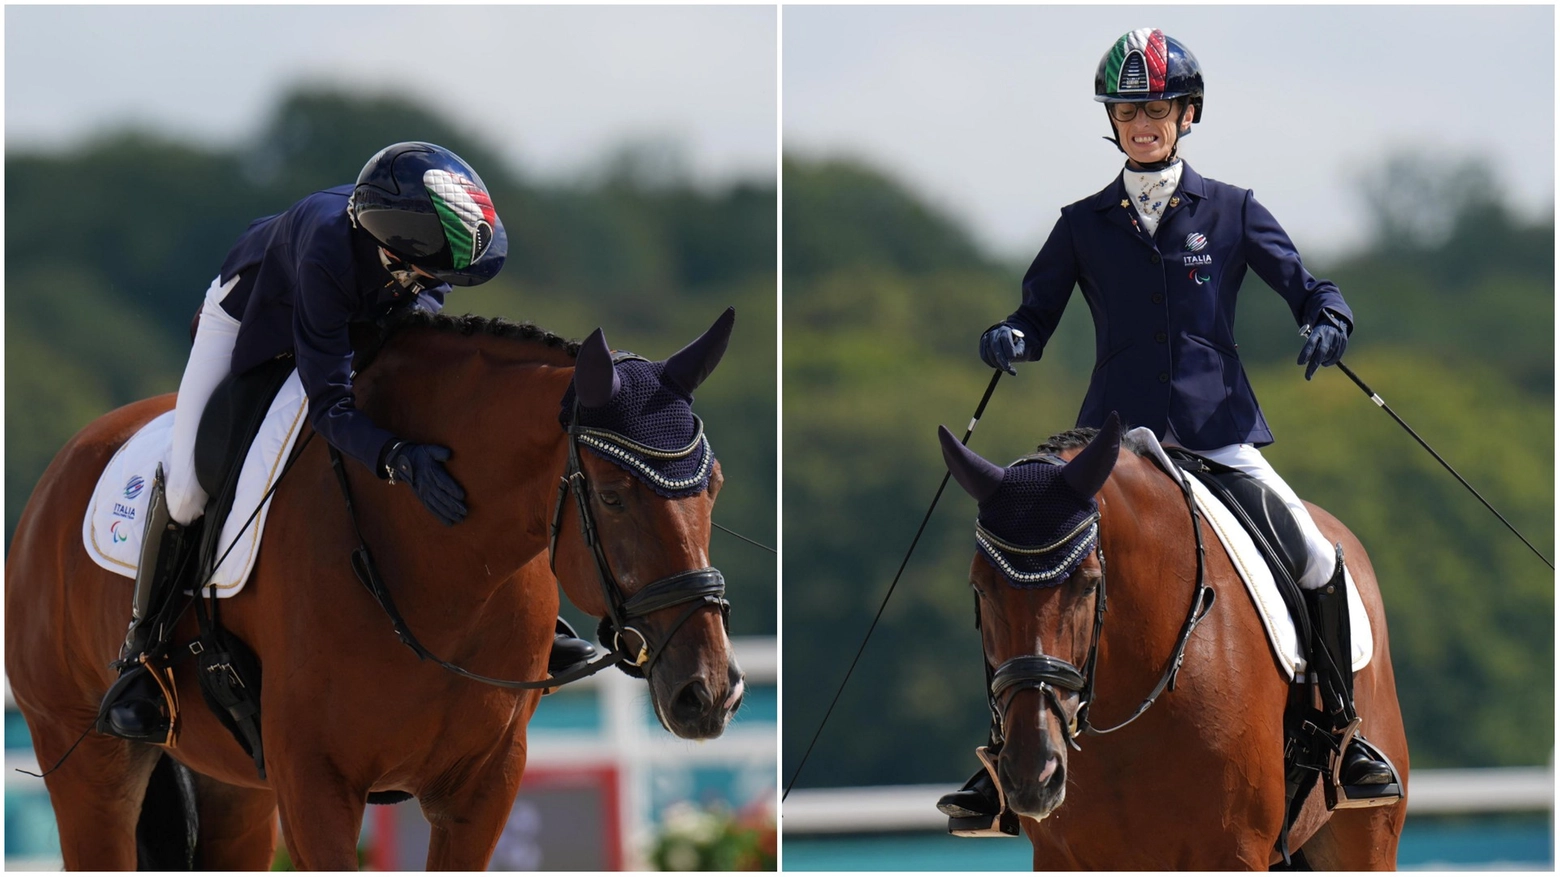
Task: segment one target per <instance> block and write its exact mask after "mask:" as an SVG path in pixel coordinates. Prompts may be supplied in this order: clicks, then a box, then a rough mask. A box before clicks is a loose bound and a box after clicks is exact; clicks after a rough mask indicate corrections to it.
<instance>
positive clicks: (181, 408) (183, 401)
mask: <svg viewBox="0 0 1560 877" xmlns="http://www.w3.org/2000/svg"><path fill="white" fill-rule="evenodd" d="M237 284H238V278H237V277H234V278H233V279H232V280H229V281H228V282H227V284H226V285H223V284H222V278H221V277H220V276H218V277H217V278H216V279H215V280H213V281H211V287H210V288H209V289H207V290H206V303H205V304H204V305H202V306H201V309H200V325H199V326H198V327H196V329H195V344H194V346H193V347H191V348H190V361H189V362H188V363H187V364H186V365H185V366H184V378H183V379H182V380H180V381H179V400H178V402H177V403H175V405H174V408H173V452H172V454H171V455H170V456H169V459H168V469H167V471H166V472H165V473H164V474H165V475H166V476H167V485H166V486H165V488H164V490H165V491H166V496H167V499H168V514H169V515H170V516H171V517H172V518H173V519H174V520H175V521H178V522H179V523H181V524H189V523H190V522H192V521H194V520H195V519H196V518H198V517H200V516H201V514H202V513H203V512H204V511H205V510H206V498H207V497H206V491H204V490H202V489H201V486H200V482H199V481H198V480H197V479H196V477H195V434H196V432H197V431H198V430H199V429H200V416H201V414H202V413H204V412H205V410H206V403H207V402H209V401H211V394H212V393H213V392H215V391H216V389H217V384H220V383H222V379H223V378H226V377H227V376H228V372H229V371H231V370H232V364H233V345H234V344H235V343H236V342H237V341H238V321H237V320H235V319H233V318H232V317H230V316H228V313H227V311H224V310H223V309H222V299H224V298H226V297H227V294H228V293H229V292H232V291H233V287H234V286H236V285H237Z"/></svg>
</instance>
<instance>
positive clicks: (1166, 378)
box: [1159, 372, 1170, 384]
mask: <svg viewBox="0 0 1560 877" xmlns="http://www.w3.org/2000/svg"><path fill="white" fill-rule="evenodd" d="M1159 382H1160V383H1161V384H1168V383H1170V373H1169V372H1160V373H1159Z"/></svg>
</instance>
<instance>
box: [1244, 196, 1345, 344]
mask: <svg viewBox="0 0 1560 877" xmlns="http://www.w3.org/2000/svg"><path fill="white" fill-rule="evenodd" d="M1243 210H1244V213H1245V227H1246V237H1245V247H1246V253H1245V255H1246V264H1248V265H1250V266H1251V269H1252V270H1253V271H1255V272H1256V273H1257V276H1258V277H1261V278H1262V279H1263V280H1264V281H1265V282H1266V283H1267V285H1268V286H1271V287H1273V289H1275V290H1277V291H1278V294H1279V295H1282V296H1283V297H1284V300H1285V301H1287V302H1289V309H1290V311H1292V312H1293V313H1294V315H1295V325H1297V326H1315V325H1317V323H1318V321H1319V320H1320V319H1321V311H1322V309H1323V308H1326V309H1327V310H1329V311H1332V312H1333V313H1334V314H1336V315H1337V316H1339V317H1341V318H1342V319H1343V320H1344V321H1346V323H1347V325H1346V326H1345V327H1343V328H1345V330H1346V331H1347V329H1349V328H1352V327H1353V325H1354V313H1353V312H1352V311H1350V310H1349V306H1348V304H1347V303H1345V302H1344V300H1343V294H1342V293H1340V292H1339V291H1338V287H1337V286H1336V285H1334V284H1333V282H1332V281H1331V280H1318V279H1316V278H1315V277H1312V276H1311V272H1309V271H1307V270H1305V266H1304V265H1302V264H1300V254H1299V253H1298V252H1296V251H1295V245H1294V242H1292V241H1291V240H1290V239H1289V235H1288V233H1286V232H1285V231H1284V229H1283V227H1282V226H1280V225H1279V224H1278V220H1276V219H1274V218H1273V214H1271V213H1269V212H1268V210H1267V208H1266V207H1263V206H1262V205H1261V204H1258V203H1257V199H1256V198H1255V197H1253V196H1252V194H1251V193H1250V192H1247V193H1246V202H1245V204H1244V206H1243Z"/></svg>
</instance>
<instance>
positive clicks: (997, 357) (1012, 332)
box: [980, 323, 1024, 376]
mask: <svg viewBox="0 0 1560 877" xmlns="http://www.w3.org/2000/svg"><path fill="white" fill-rule="evenodd" d="M1023 357H1024V333H1023V330H1021V329H1015V328H1013V327H1012V326H1010V325H1008V324H1007V323H998V324H996V325H995V326H992V327H991V328H990V329H987V330H986V332H985V334H983V335H981V336H980V359H981V362H984V363H985V364H986V365H989V366H991V367H992V368H1000V369H1002V370H1003V371H1005V372H1007V373H1008V374H1010V375H1014V376H1017V375H1018V372H1016V371H1013V360H1015V359H1022V358H1023Z"/></svg>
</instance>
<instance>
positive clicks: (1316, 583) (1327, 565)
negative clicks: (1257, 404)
mask: <svg viewBox="0 0 1560 877" xmlns="http://www.w3.org/2000/svg"><path fill="white" fill-rule="evenodd" d="M1165 440H1166V442H1167V443H1171V444H1175V443H1177V442H1176V441H1175V438H1174V436H1167V437H1166V439H1165ZM1187 450H1189V451H1191V452H1192V453H1194V454H1200V455H1202V456H1204V457H1207V458H1208V459H1210V460H1212V461H1214V462H1215V463H1223V464H1224V465H1226V466H1228V467H1230V468H1231V469H1239V470H1240V471H1242V472H1244V473H1246V474H1247V475H1250V476H1251V477H1253V478H1255V479H1257V480H1258V481H1260V482H1262V483H1263V484H1265V485H1267V486H1268V487H1270V488H1272V489H1273V491H1274V492H1275V493H1277V494H1278V495H1279V497H1281V498H1282V499H1283V500H1284V505H1286V506H1288V507H1289V511H1290V513H1291V514H1293V515H1294V516H1295V522H1296V523H1298V524H1299V525H1300V531H1301V532H1303V533H1304V534H1305V544H1306V546H1307V548H1309V549H1310V551H1309V552H1308V554H1307V558H1306V564H1305V573H1304V574H1303V575H1301V576H1300V587H1302V588H1304V589H1305V590H1307V591H1310V590H1313V589H1315V588H1320V587H1321V586H1323V585H1325V584H1327V582H1328V581H1329V580H1330V579H1331V578H1332V574H1333V567H1334V566H1335V565H1336V564H1337V557H1336V555H1335V553H1334V551H1333V545H1332V543H1331V542H1328V541H1327V537H1326V536H1323V535H1322V531H1321V530H1320V529H1318V528H1317V526H1316V522H1315V521H1313V520H1311V513H1310V511H1309V510H1307V509H1306V507H1305V503H1302V502H1301V501H1300V497H1298V496H1296V495H1295V492H1294V491H1293V490H1291V489H1289V485H1288V484H1285V483H1284V479H1282V478H1280V477H1279V475H1278V472H1277V470H1275V469H1274V468H1273V466H1272V464H1270V463H1268V461H1267V459H1266V458H1264V457H1263V456H1262V452H1261V451H1259V450H1257V449H1256V447H1255V446H1253V445H1226V446H1224V447H1222V448H1214V449H1213V450H1211V451H1200V450H1197V449H1196V448H1187Z"/></svg>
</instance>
